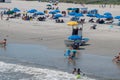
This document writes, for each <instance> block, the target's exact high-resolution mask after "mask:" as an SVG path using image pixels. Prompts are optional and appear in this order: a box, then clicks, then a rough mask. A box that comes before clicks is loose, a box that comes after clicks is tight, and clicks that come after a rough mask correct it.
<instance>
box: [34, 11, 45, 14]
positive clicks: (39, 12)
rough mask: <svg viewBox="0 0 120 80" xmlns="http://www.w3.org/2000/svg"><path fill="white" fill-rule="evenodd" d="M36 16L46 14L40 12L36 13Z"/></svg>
mask: <svg viewBox="0 0 120 80" xmlns="http://www.w3.org/2000/svg"><path fill="white" fill-rule="evenodd" d="M35 14H36V15H44V12H40V11H39V12H36V13H35Z"/></svg>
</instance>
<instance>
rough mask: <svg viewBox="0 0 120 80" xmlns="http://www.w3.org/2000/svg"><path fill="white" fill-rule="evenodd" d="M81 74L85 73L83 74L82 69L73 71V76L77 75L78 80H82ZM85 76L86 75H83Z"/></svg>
mask: <svg viewBox="0 0 120 80" xmlns="http://www.w3.org/2000/svg"><path fill="white" fill-rule="evenodd" d="M81 73H83V72H82V71H81V70H80V68H78V69H76V68H74V70H73V71H72V74H75V75H76V78H77V79H79V78H80V74H81ZM83 75H85V74H84V73H83Z"/></svg>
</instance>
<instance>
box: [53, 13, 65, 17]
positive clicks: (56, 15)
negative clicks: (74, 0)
mask: <svg viewBox="0 0 120 80" xmlns="http://www.w3.org/2000/svg"><path fill="white" fill-rule="evenodd" d="M54 17H63V15H62V14H59V13H58V14H55V16H54Z"/></svg>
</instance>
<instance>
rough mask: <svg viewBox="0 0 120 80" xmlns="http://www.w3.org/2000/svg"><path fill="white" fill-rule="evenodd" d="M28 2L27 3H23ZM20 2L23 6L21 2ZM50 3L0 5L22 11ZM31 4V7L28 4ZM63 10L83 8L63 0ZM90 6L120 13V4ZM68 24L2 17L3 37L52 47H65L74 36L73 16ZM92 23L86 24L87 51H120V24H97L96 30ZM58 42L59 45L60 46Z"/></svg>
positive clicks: (1, 36)
mask: <svg viewBox="0 0 120 80" xmlns="http://www.w3.org/2000/svg"><path fill="white" fill-rule="evenodd" d="M23 3H24V4H23ZM17 4H19V5H17ZM28 4H29V5H28ZM46 4H47V3H43V2H37V1H36V2H32V1H29V2H26V1H13V2H12V3H1V4H0V7H3V8H4V7H7V8H11V9H12V8H14V7H17V8H19V9H21V10H23V11H24V10H28V9H31V8H35V9H38V10H40V11H43V10H45V8H46ZM25 5H27V6H25ZM58 6H59V8H60V10H66V9H67V8H68V7H73V6H74V7H79V6H80V5H79V4H76V5H74V4H65V3H60V4H59V5H58ZM86 7H88V9H98V11H99V13H102V14H103V13H104V12H106V11H107V12H111V13H112V14H113V16H117V15H119V8H120V6H115V8H109V6H107V8H99V6H98V5H86ZM64 19H65V23H63V24H57V23H55V21H54V20H49V19H47V20H46V21H44V22H38V21H35V20H34V21H23V20H21V19H11V20H9V21H6V20H5V19H4V20H0V38H1V39H3V38H7V39H8V44H9V43H28V44H29V43H30V44H42V45H45V46H48V47H50V48H57V49H64V48H65V45H64V40H65V39H67V37H68V36H69V35H71V32H72V28H71V27H70V26H67V22H68V21H69V20H70V18H64ZM91 25H93V24H92V23H88V22H87V21H86V23H85V24H84V29H83V37H88V38H89V39H90V41H89V42H88V44H89V45H88V46H84V47H83V48H84V50H82V51H83V52H84V53H89V54H96V55H103V56H104V55H106V56H114V55H116V54H117V53H118V52H119V51H120V50H119V47H120V43H119V41H120V37H119V35H120V27H119V26H116V25H113V29H109V26H110V25H107V24H97V29H96V30H90V26H91ZM56 44H58V45H56Z"/></svg>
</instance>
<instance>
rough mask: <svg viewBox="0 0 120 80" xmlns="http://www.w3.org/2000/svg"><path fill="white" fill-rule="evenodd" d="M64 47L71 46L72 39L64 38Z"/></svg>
mask: <svg viewBox="0 0 120 80" xmlns="http://www.w3.org/2000/svg"><path fill="white" fill-rule="evenodd" d="M64 43H65V45H66V47H69V46H72V45H73V44H74V40H64Z"/></svg>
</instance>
